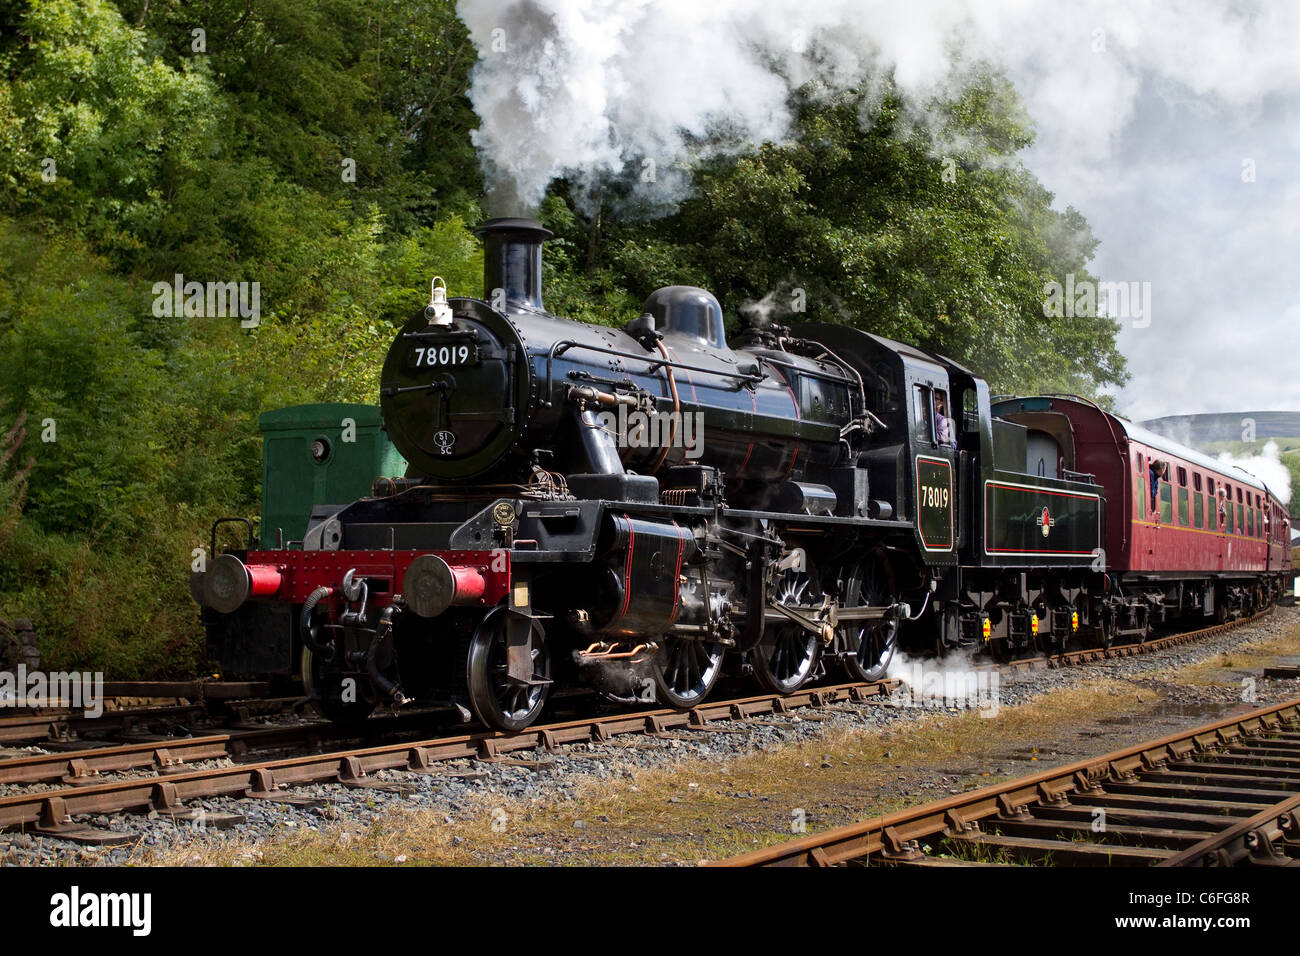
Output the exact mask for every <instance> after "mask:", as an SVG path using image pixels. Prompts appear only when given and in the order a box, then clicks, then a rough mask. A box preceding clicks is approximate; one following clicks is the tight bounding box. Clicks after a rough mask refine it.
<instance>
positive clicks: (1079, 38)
mask: <svg viewBox="0 0 1300 956" xmlns="http://www.w3.org/2000/svg"><path fill="white" fill-rule="evenodd" d="M1082 6H1083V5H1075V9H1076V11H1078V10H1080V9H1081V8H1082ZM1190 6H1193V7H1195V6H1197V5H1194V4H1193V5H1190ZM1223 6H1224V7H1225V8H1229V7H1232V5H1231V4H1224V5H1223ZM1249 6H1250V7H1254V6H1256V5H1249ZM1284 8H1285V9H1291V10H1294V9H1295V7H1294V6H1292V5H1290V4H1287V3H1283V2H1278V3H1275V4H1260V5H1258V9H1256V10H1254V11H1251V10H1250V9H1248V8H1247V5H1240V6H1239V7H1238V9H1241V10H1242V11H1243V13H1242V26H1241V29H1240V30H1239V31H1238V32H1236V33H1233V32H1231V31H1226V30H1217V29H1212V28H1211V27H1210V26H1209V25H1208V24H1221V21H1220V20H1219V19H1218V18H1216V17H1214V16H1213V15H1209V14H1207V15H1204V16H1194V17H1192V18H1190V19H1189V20H1186V21H1182V22H1179V21H1172V20H1171V21H1166V22H1165V25H1164V29H1166V31H1168V30H1174V31H1176V34H1175V36H1176V39H1171V37H1169V36H1162V37H1159V38H1156V39H1152V38H1151V36H1150V33H1151V30H1153V29H1154V27H1153V26H1150V25H1146V24H1142V23H1138V24H1137V27H1136V29H1134V30H1133V32H1131V33H1130V34H1129V43H1128V44H1127V45H1125V44H1120V45H1119V48H1118V50H1113V49H1112V50H1108V51H1107V52H1105V53H1093V52H1092V39H1091V38H1092V31H1093V30H1095V29H1097V28H1098V27H1097V26H1096V25H1095V24H1099V25H1101V28H1103V29H1104V28H1105V27H1106V26H1108V25H1111V23H1110V21H1109V20H1108V18H1107V15H1106V11H1104V10H1101V9H1100V8H1094V9H1089V10H1088V11H1087V13H1086V14H1083V13H1080V14H1079V15H1076V16H1075V17H1074V18H1073V23H1072V27H1073V32H1074V34H1075V36H1074V42H1075V43H1076V44H1077V46H1078V47H1079V48H1081V49H1082V50H1086V51H1087V54H1086V55H1087V56H1089V57H1093V56H1096V57H1099V58H1102V59H1103V60H1104V59H1105V58H1106V57H1115V58H1118V59H1119V60H1120V61H1121V63H1120V64H1107V65H1106V66H1105V67H1102V68H1101V69H1100V71H1099V72H1101V73H1102V74H1103V75H1110V76H1115V75H1120V76H1124V77H1125V78H1126V79H1127V80H1129V81H1130V82H1132V83H1133V84H1134V85H1133V87H1132V88H1131V89H1127V88H1126V89H1120V90H1117V89H1116V88H1115V85H1114V84H1112V83H1106V82H1102V83H1099V84H1097V85H1095V86H1091V87H1088V88H1084V89H1079V90H1078V91H1076V92H1073V93H1067V94H1065V95H1063V96H1060V98H1059V100H1058V99H1057V98H1058V96H1059V94H1058V92H1057V91H1056V90H1053V89H1048V88H1046V87H1048V86H1050V85H1051V84H1050V83H1045V82H1044V81H1043V72H1042V71H1041V70H1038V69H1035V68H1034V67H1033V66H1032V65H1031V64H1028V63H1025V62H1024V61H1023V60H1022V61H1021V62H1019V63H1018V64H1017V65H1015V66H1013V68H1012V70H1011V73H1012V76H1013V78H1014V79H1015V80H1016V82H1017V86H1018V88H1020V90H1021V92H1022V94H1023V95H1025V97H1026V99H1027V101H1028V106H1029V110H1030V113H1031V115H1032V116H1033V117H1034V119H1035V122H1036V124H1037V126H1038V130H1039V139H1038V141H1037V142H1036V143H1035V145H1034V146H1033V147H1031V148H1030V149H1029V150H1028V151H1027V152H1026V153H1025V155H1024V160H1025V163H1026V165H1027V166H1028V167H1029V168H1030V169H1032V170H1033V171H1034V173H1035V174H1036V175H1037V176H1038V178H1039V179H1040V180H1041V181H1042V182H1043V183H1044V185H1046V186H1047V187H1048V188H1049V189H1051V190H1052V191H1053V192H1054V193H1055V194H1056V197H1057V201H1056V205H1058V206H1061V207H1063V206H1064V205H1065V204H1069V205H1073V206H1075V207H1076V208H1077V209H1079V210H1080V211H1081V212H1083V214H1084V215H1085V216H1086V217H1087V219H1088V221H1089V223H1090V224H1091V225H1092V229H1093V232H1094V234H1095V235H1096V236H1097V238H1098V239H1100V241H1101V244H1100V246H1099V248H1098V250H1097V254H1096V257H1095V259H1094V261H1093V262H1092V264H1091V268H1092V271H1093V272H1094V273H1095V274H1097V275H1098V276H1099V277H1100V278H1101V279H1103V280H1124V281H1130V282H1149V283H1150V284H1151V285H1150V311H1149V316H1146V317H1142V318H1134V319H1130V320H1128V321H1125V322H1124V327H1123V330H1122V331H1121V333H1120V336H1119V339H1118V344H1119V347H1120V350H1121V351H1122V352H1123V353H1124V355H1125V356H1126V357H1127V359H1128V364H1129V371H1130V372H1131V375H1132V378H1131V381H1130V382H1129V383H1128V385H1127V386H1126V387H1125V388H1123V389H1122V390H1120V391H1119V392H1118V394H1117V399H1118V406H1119V409H1120V411H1121V412H1122V413H1124V414H1126V415H1127V416H1128V417H1131V418H1135V419H1146V418H1153V417H1158V416H1162V415H1171V414H1191V413H1196V412H1217V411H1236V410H1244V409H1293V410H1300V374H1297V372H1298V371H1300V290H1298V288H1297V280H1298V279H1300V269H1298V266H1300V21H1298V20H1297V19H1296V18H1295V17H1294V16H1288V17H1284V18H1282V20H1281V21H1280V22H1279V25H1278V27H1277V29H1268V28H1265V25H1266V24H1267V23H1268V22H1269V20H1270V14H1269V13H1268V12H1267V11H1269V10H1270V9H1271V10H1274V11H1275V12H1276V11H1280V10H1282V9H1284ZM1250 24H1256V25H1257V26H1258V29H1257V30H1252V29H1251V27H1250V26H1249V25H1250ZM1067 35H1068V34H1067ZM1207 36H1210V37H1213V41H1212V42H1206V37H1207ZM1107 45H1108V46H1111V47H1114V46H1115V44H1113V43H1112V44H1107ZM1153 47H1158V49H1153ZM1180 47H1181V48H1182V49H1183V50H1185V51H1186V53H1187V57H1188V62H1186V63H1178V62H1175V63H1171V62H1170V60H1171V59H1173V58H1174V56H1172V55H1171V53H1172V54H1174V55H1176V51H1177V50H1178V49H1179V48H1180ZM1288 51H1289V52H1288ZM1069 55H1070V54H1068V53H1067V54H1066V57H1067V58H1068V57H1069ZM1070 72H1073V70H1071V71H1070ZM1085 75H1086V74H1085ZM1198 85H1199V88H1198ZM1054 100H1057V101H1056V102H1053V101H1054ZM1065 109H1073V110H1077V111H1078V113H1079V115H1080V117H1081V118H1082V117H1093V118H1094V119H1093V120H1085V121H1083V122H1082V125H1083V126H1084V128H1090V129H1091V132H1089V133H1088V134H1087V139H1088V140H1089V142H1087V143H1085V144H1083V145H1082V146H1081V145H1080V144H1079V142H1078V140H1077V137H1076V132H1077V131H1076V130H1074V129H1072V128H1071V127H1070V125H1069V124H1066V123H1062V122H1061V113H1062V112H1063V110H1065ZM1063 321H1065V320H1063ZM1148 322H1149V324H1147V323H1148ZM1143 326H1145V327H1143Z"/></svg>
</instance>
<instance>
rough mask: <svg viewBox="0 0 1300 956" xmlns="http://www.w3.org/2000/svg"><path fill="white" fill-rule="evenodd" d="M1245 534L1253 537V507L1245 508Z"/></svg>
mask: <svg viewBox="0 0 1300 956" xmlns="http://www.w3.org/2000/svg"><path fill="white" fill-rule="evenodd" d="M1246 534H1247V535H1249V536H1250V537H1252V538H1253V537H1255V509H1254V508H1247V509H1246Z"/></svg>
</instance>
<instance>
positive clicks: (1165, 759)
mask: <svg viewBox="0 0 1300 956" xmlns="http://www.w3.org/2000/svg"><path fill="white" fill-rule="evenodd" d="M1297 808H1300V699H1295V700H1290V701H1287V702H1285V703H1281V704H1275V705H1272V706H1270V707H1265V708H1261V709H1259V710H1256V711H1253V712H1251V713H1249V714H1244V715H1239V716H1234V717H1227V718H1224V719H1222V720H1219V721H1216V722H1214V723H1211V724H1206V725H1204V726H1201V727H1197V728H1194V729H1192V730H1188V731H1183V732H1180V733H1175V734H1171V735H1169V736H1166V737H1162V738H1160V739H1158V740H1153V741H1149V742H1146V743H1141V744H1137V745H1134V746H1131V747H1126V748H1124V749H1122V750H1117V751H1115V752H1113V753H1109V754H1105V755H1103V756H1100V757H1090V758H1087V759H1085V760H1079V761H1076V762H1074V763H1070V764H1067V765H1065V766H1063V767H1058V768H1056V769H1052V770H1044V771H1041V772H1039V773H1036V774H1033V775H1031V776H1028V777H1022V778H1020V779H1017V780H1011V781H1007V782H1005V783H999V784H994V785H992V786H988V787H981V788H980V789H978V790H973V791H971V792H969V793H964V794H959V795H956V796H952V797H948V798H946V799H944V800H939V801H936V802H934V803H927V804H924V805H922V806H919V807H913V808H911V809H907V810H900V811H898V812H896V813H892V814H889V815H887V816H883V817H876V818H874V819H871V820H867V821H865V822H863V823H855V824H851V825H849V826H845V827H838V828H836V829H832V830H827V831H825V832H824V833H817V834H812V835H809V836H807V837H802V838H800V839H797V840H792V841H789V842H787V843H780V844H777V845H774V846H770V847H765V848H763V849H760V850H754V851H752V852H749V853H744V854H741V855H740V856H736V857H732V858H730V859H727V860H723V861H720V863H719V864H716V865H722V866H832V865H836V864H846V863H888V864H896V865H912V866H933V865H951V864H953V863H962V862H1021V863H1023V862H1029V863H1039V864H1043V863H1051V864H1066V865H1129V866H1132V865H1153V864H1154V865H1159V866H1202V865H1233V864H1238V863H1242V862H1245V861H1250V862H1254V863H1261V864H1266V865H1270V864H1271V865H1276V864H1287V865H1297V863H1300V818H1297ZM1099 821H1100V823H1099Z"/></svg>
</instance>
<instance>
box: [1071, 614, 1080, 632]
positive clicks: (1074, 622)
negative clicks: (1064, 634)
mask: <svg viewBox="0 0 1300 956" xmlns="http://www.w3.org/2000/svg"><path fill="white" fill-rule="evenodd" d="M1078 629H1079V612H1078V611H1074V612H1073V613H1072V614H1071V615H1070V630H1071V631H1077V630H1078Z"/></svg>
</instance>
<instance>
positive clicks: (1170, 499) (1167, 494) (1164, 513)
mask: <svg viewBox="0 0 1300 956" xmlns="http://www.w3.org/2000/svg"><path fill="white" fill-rule="evenodd" d="M1160 520H1161V521H1163V522H1165V524H1168V523H1169V522H1171V521H1173V520H1174V489H1173V486H1172V485H1170V484H1169V482H1167V481H1162V482H1160Z"/></svg>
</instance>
